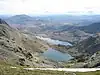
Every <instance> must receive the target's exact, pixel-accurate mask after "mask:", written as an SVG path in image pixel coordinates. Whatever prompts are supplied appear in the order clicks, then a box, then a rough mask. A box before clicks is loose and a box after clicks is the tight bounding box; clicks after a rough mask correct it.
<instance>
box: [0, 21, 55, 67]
mask: <svg viewBox="0 0 100 75" xmlns="http://www.w3.org/2000/svg"><path fill="white" fill-rule="evenodd" d="M48 48H49V46H48V45H47V44H46V43H44V42H43V41H41V40H38V39H37V38H36V37H35V36H32V35H30V34H25V33H22V32H20V31H18V30H17V29H13V28H11V27H10V26H9V25H8V24H7V23H6V22H5V21H3V20H1V19H0V62H1V61H4V62H7V63H8V64H13V65H21V66H33V67H56V66H57V63H54V62H53V61H49V60H47V59H45V58H44V57H42V56H41V55H40V54H41V53H42V52H44V51H45V50H47V49H48ZM12 61H13V62H12Z"/></svg>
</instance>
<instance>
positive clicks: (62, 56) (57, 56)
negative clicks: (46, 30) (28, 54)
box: [43, 48, 73, 61]
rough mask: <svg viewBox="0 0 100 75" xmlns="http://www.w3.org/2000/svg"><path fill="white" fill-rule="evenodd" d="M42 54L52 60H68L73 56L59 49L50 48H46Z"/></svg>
mask: <svg viewBox="0 0 100 75" xmlns="http://www.w3.org/2000/svg"><path fill="white" fill-rule="evenodd" d="M43 56H45V57H47V58H48V59H51V60H54V61H68V60H70V59H72V58H73V57H72V56H71V55H69V54H67V53H62V52H60V51H57V50H54V49H52V48H50V49H48V50H47V51H45V52H44V53H43Z"/></svg>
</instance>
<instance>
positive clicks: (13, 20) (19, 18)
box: [5, 14, 34, 25]
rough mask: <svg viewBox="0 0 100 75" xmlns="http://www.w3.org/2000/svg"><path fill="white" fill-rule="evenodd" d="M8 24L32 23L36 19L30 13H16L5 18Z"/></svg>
mask: <svg viewBox="0 0 100 75" xmlns="http://www.w3.org/2000/svg"><path fill="white" fill-rule="evenodd" d="M5 20H6V22H7V23H8V24H11V25H12V24H13V25H27V24H28V23H29V24H32V23H33V21H34V19H33V18H32V17H30V16H28V15H24V14H23V15H15V16H12V17H9V18H7V19H5Z"/></svg>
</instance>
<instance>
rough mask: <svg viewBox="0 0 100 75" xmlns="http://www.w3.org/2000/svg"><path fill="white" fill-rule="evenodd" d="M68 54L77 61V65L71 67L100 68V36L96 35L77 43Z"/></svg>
mask: <svg viewBox="0 0 100 75" xmlns="http://www.w3.org/2000/svg"><path fill="white" fill-rule="evenodd" d="M68 52H69V53H70V54H71V55H72V56H74V57H75V59H76V60H77V64H75V65H74V66H73V67H98V66H100V62H99V61H100V34H99V33H98V34H96V35H94V36H91V37H89V38H88V39H85V40H83V41H81V42H79V43H78V44H77V45H75V46H74V47H73V48H70V49H69V50H68Z"/></svg>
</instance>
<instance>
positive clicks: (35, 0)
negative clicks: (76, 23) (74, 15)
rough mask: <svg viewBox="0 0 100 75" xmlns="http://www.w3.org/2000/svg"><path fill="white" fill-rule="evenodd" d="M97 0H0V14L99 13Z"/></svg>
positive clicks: (99, 7) (99, 5)
mask: <svg viewBox="0 0 100 75" xmlns="http://www.w3.org/2000/svg"><path fill="white" fill-rule="evenodd" d="M99 3H100V1H99V0H0V10H1V11H0V13H1V14H7V13H8V14H46V13H66V12H80V11H83V12H87V11H93V12H97V13H100V4H99Z"/></svg>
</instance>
